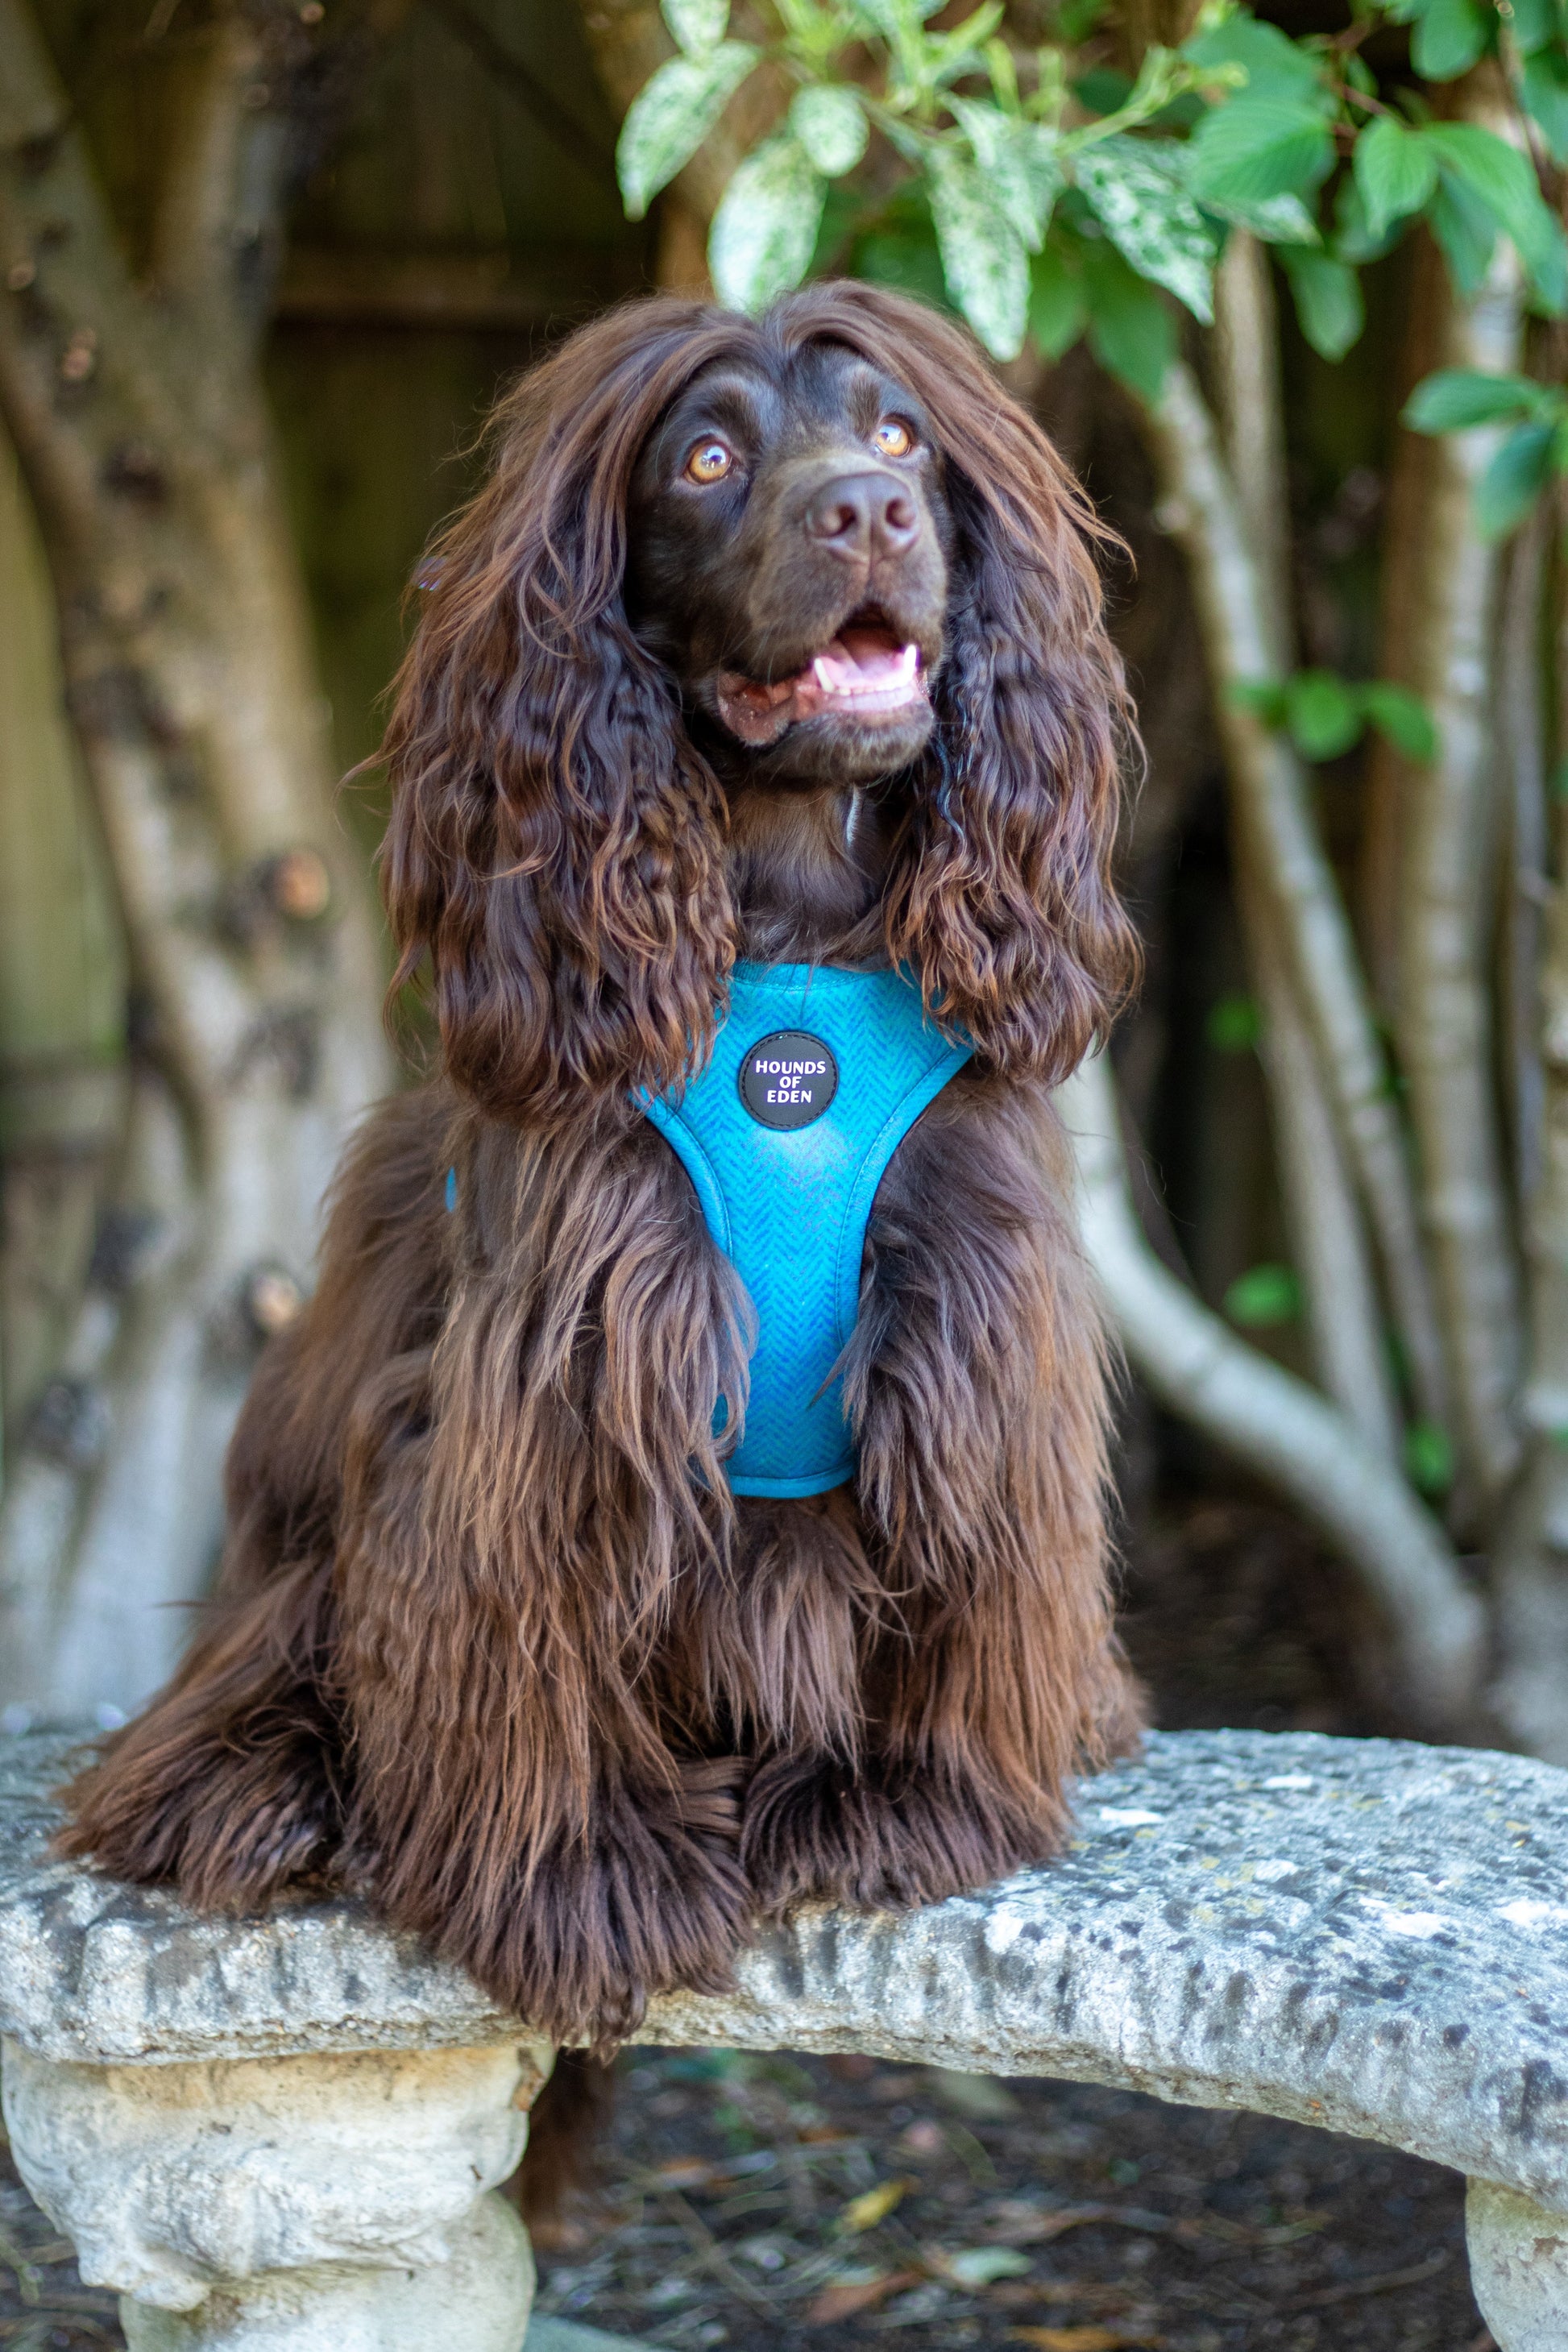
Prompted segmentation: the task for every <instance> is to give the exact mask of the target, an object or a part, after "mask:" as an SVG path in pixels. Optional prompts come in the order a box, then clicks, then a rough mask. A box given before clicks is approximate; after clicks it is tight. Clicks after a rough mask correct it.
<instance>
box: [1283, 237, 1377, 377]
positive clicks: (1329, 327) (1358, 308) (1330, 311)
mask: <svg viewBox="0 0 1568 2352" xmlns="http://www.w3.org/2000/svg"><path fill="white" fill-rule="evenodd" d="M1275 249H1276V251H1277V252H1278V254H1279V259H1280V262H1281V263H1282V265H1283V267H1284V270H1285V275H1286V278H1288V279H1289V286H1290V293H1291V297H1292V299H1293V300H1294V302H1295V305H1296V316H1297V319H1298V320H1300V328H1301V332H1302V333H1303V334H1304V335H1305V336H1306V338H1307V341H1309V342H1310V344H1311V346H1312V349H1313V350H1314V351H1315V352H1320V353H1321V356H1322V357H1323V358H1324V359H1326V360H1342V359H1343V357H1344V355H1345V353H1346V352H1348V351H1349V350H1350V348H1351V346H1352V343H1355V342H1357V341H1360V338H1361V331H1362V329H1363V326H1364V325H1365V323H1366V311H1365V309H1364V307H1363V302H1362V299H1361V280H1360V278H1358V277H1357V276H1356V274H1355V271H1354V270H1353V269H1352V268H1350V267H1349V266H1348V265H1347V264H1346V263H1345V262H1342V261H1336V260H1335V259H1334V257H1333V256H1332V255H1331V254H1328V253H1324V252H1323V251H1322V250H1321V247H1314V246H1306V245H1281V246H1279V247H1276V248H1275Z"/></svg>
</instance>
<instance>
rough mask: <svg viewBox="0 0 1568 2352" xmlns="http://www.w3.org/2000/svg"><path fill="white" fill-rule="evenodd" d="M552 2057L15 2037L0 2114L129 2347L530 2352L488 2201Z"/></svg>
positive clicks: (216, 2351) (519, 2292)
mask: <svg viewBox="0 0 1568 2352" xmlns="http://www.w3.org/2000/svg"><path fill="white" fill-rule="evenodd" d="M547 2065H548V2056H547V2053H542V2052H541V2051H540V2050H539V2049H537V2048H536V2047H531V2046H524V2047H520V2046H519V2045H518V2043H516V2042H510V2043H507V2044H502V2045H498V2046H489V2047H483V2048H479V2049H469V2050H461V2049H459V2050H432V2051H428V2052H426V2051H416V2050H395V2051H373V2052H367V2053H353V2054H347V2055H343V2054H334V2055H324V2056H307V2057H299V2056H296V2057H278V2058H255V2059H248V2058H247V2059H237V2060H216V2061H209V2062H205V2063H199V2064H194V2065H190V2064H186V2065H180V2064H174V2065H157V2064H154V2065H145V2064H143V2065H89V2064H83V2063H71V2062H68V2061H66V2062H62V2061H60V2060H58V2059H47V2058H40V2057H37V2056H36V2055H35V2054H33V2053H31V2052H29V2051H27V2050H26V2049H24V2048H22V2047H21V2046H20V2045H19V2044H18V2043H16V2042H8V2043H7V2044H6V2045H5V2078H4V2079H5V2120H6V2124H7V2126H8V2128H9V2130H10V2135H11V2149H12V2154H13V2156H14V2157H15V2158H16V2168H17V2170H18V2171H19V2172H20V2174H21V2176H22V2178H23V2179H24V2180H25V2181H26V2184H27V2187H28V2189H30V2190H31V2191H32V2194H33V2195H34V2197H36V2198H37V2201H38V2203H39V2204H40V2205H41V2206H42V2207H43V2208H44V2210H45V2211H46V2212H47V2214H48V2215H49V2217H50V2219H51V2220H52V2221H55V2222H56V2223H57V2224H58V2227H59V2228H60V2229H61V2230H62V2231H64V2232H65V2233H66V2235H67V2236H68V2237H69V2238H70V2239H71V2240H72V2241H73V2242H74V2244H75V2245H76V2248H77V2252H78V2259H79V2263H80V2266H81V2274H82V2276H83V2278H84V2279H87V2280H89V2281H91V2282H92V2284H95V2285H102V2286H114V2287H118V2288H119V2289H120V2290H121V2295H122V2296H123V2298H124V2299H123V2301H122V2303H121V2316H122V2322H123V2326H124V2328H125V2336H126V2341H127V2343H128V2344H129V2346H130V2347H131V2352H520V2347H521V2344H522V2340H523V2336H524V2335H525V2334H526V2332H527V2327H528V2317H529V2311H530V2308H531V2304H532V2300H533V2263H532V2258H531V2254H530V2252H529V2246H528V2239H527V2235H526V2233H525V2232H524V2231H523V2228H522V2225H521V2222H520V2221H518V2219H517V2216H516V2215H515V2213H513V2211H512V2210H511V2209H510V2206H509V2205H507V2204H506V2203H505V2202H504V2201H503V2200H501V2199H500V2198H499V2197H497V2196H495V2195H494V2194H493V2193H491V2192H493V2190H494V2189H495V2187H496V2185H497V2184H498V2183H499V2182H500V2181H502V2180H504V2179H506V2178H507V2177H508V2175H509V2174H510V2172H511V2171H512V2170H513V2169H514V2168H515V2167H516V2165H517V2163H518V2161H519V2159H520V2158H521V2155H522V2151H523V2147H524V2146H525V2144H526V2141H527V2137H528V2109H529V2107H530V2106H531V2104H532V2101H533V2098H534V2095H535V2094H536V2093H537V2091H538V2089H539V2087H540V2084H542V2081H543V2079H544V2075H545V2073H546V2071H547Z"/></svg>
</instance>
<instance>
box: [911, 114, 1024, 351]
mask: <svg viewBox="0 0 1568 2352" xmlns="http://www.w3.org/2000/svg"><path fill="white" fill-rule="evenodd" d="M930 192H931V219H932V220H933V221H934V222H935V224H936V241H937V244H938V246H939V247H940V248H941V251H942V276H943V277H944V278H946V280H947V287H948V291H949V293H950V294H951V295H952V299H953V301H954V302H955V303H956V304H957V306H958V308H959V309H960V310H962V311H963V315H964V317H965V318H966V319H967V320H968V321H969V323H970V325H971V326H972V327H973V330H974V331H975V333H976V334H977V335H978V336H979V338H980V340H981V341H982V342H983V343H984V346H985V348H986V350H987V351H988V352H990V353H991V355H992V357H993V358H994V359H999V360H1011V359H1016V358H1017V356H1018V353H1019V352H1020V351H1021V350H1022V349H1023V347H1024V330H1025V327H1026V323H1027V320H1028V315H1029V257H1028V255H1027V253H1026V251H1025V249H1024V240H1023V238H1022V237H1021V236H1019V235H1018V232H1017V230H1016V228H1015V227H1014V226H1013V224H1012V222H1011V221H1010V220H1009V219H1008V218H1007V215H1006V214H1005V212H1003V210H1002V208H1001V206H1000V205H998V203H997V201H996V198H995V196H994V193H993V191H992V189H991V186H990V184H989V182H988V181H987V180H986V177H985V174H984V172H982V171H981V169H980V167H979V165H978V164H977V163H971V162H970V160H969V158H968V157H967V156H964V155H960V154H959V153H958V152H956V151H955V150H954V149H952V148H949V147H938V148H935V149H933V150H932V152H931V163H930Z"/></svg>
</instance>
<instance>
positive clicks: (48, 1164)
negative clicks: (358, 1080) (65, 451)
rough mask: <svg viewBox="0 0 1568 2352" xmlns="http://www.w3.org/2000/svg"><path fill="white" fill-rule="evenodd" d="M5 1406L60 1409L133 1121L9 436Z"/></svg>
mask: <svg viewBox="0 0 1568 2352" xmlns="http://www.w3.org/2000/svg"><path fill="white" fill-rule="evenodd" d="M0 614H4V623H3V625H0V1395H3V1399H4V1404H3V1412H0V1424H3V1427H4V1430H5V1435H6V1439H7V1442H8V1444H10V1445H11V1446H12V1447H13V1448H15V1446H16V1444H17V1442H18V1440H19V1438H20V1435H21V1433H22V1432H23V1430H24V1429H26V1428H27V1427H28V1426H29V1425H31V1424H32V1423H34V1420H35V1416H37V1415H39V1414H40V1413H42V1414H44V1415H46V1416H47V1412H48V1410H49V1407H50V1405H51V1403H52V1405H53V1407H54V1409H55V1411H56V1415H57V1418H58V1413H59V1412H60V1411H62V1410H63V1409H64V1408H65V1407H66V1405H67V1402H68V1400H67V1398H66V1397H65V1395H64V1394H63V1393H61V1394H58V1395H56V1396H55V1397H54V1398H53V1399H52V1400H51V1399H50V1398H48V1396H47V1393H46V1391H47V1384H48V1381H49V1379H50V1376H51V1375H52V1374H54V1373H55V1372H56V1371H57V1370H58V1364H59V1360H60V1356H61V1353H62V1351H63V1349H64V1348H65V1345H66V1342H67V1339H68V1334H69V1331H70V1328H71V1326H72V1323H73V1322H74V1320H75V1316H76V1310H77V1304H78V1301H79V1298H80V1296H81V1289H82V1284H83V1281H84V1278H85V1276H86V1273H87V1268H88V1265H89V1261H90V1259H91V1256H92V1251H93V1244H94V1239H95V1234H96V1231H97V1224H98V1213H99V1207H100V1199H101V1195H102V1191H103V1185H104V1181H105V1176H106V1173H107V1162H108V1159H109V1156H110V1154H111V1153H112V1152H113V1150H114V1149H115V1147H116V1145H117V1142H118V1139H119V1136H120V1132H121V1125H122V1123H123V1118H124V1096H125V1068H124V1045H125V1037H124V1031H125V970H124V963H125V958H124V943H123V941H122V940H121V937H120V935H119V924H118V918H117V914H116V910H115V907H114V901H113V886H112V883H111V882H110V877H109V872H108V866H107V861H106V859H105V857H104V855H103V848H102V844H101V842H100V839H99V836H98V831H97V825H96V823H95V821H94V818H93V816H92V813H91V810H90V807H89V804H88V800H87V789H86V781H85V779H84V777H83V775H82V773H81V761H80V759H79V756H78V753H77V749H76V744H75V742H74V740H72V736H71V731H70V728H69V725H68V722H67V719H66V714H65V689H64V681H63V679H62V678H61V676H60V667H59V653H58V633H57V629H56V623H55V606H54V594H53V591H52V589H51V588H50V585H49V578H48V572H47V566H46V564H45V561H44V553H43V549H42V548H41V546H40V545H39V543H38V536H37V528H36V526H35V524H34V521H33V516H32V512H31V509H29V507H28V505H27V500H26V492H25V491H24V489H23V488H22V484H21V480H20V477H19V475H18V472H17V467H16V456H15V453H14V451H13V450H12V448H11V446H10V442H9V440H8V438H7V437H6V436H5V433H4V431H3V429H0Z"/></svg>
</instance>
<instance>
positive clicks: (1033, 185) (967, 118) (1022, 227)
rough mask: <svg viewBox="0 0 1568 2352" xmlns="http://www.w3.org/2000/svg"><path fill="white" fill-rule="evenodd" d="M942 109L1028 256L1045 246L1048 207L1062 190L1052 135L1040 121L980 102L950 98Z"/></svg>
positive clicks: (1054, 135) (1055, 145)
mask: <svg viewBox="0 0 1568 2352" xmlns="http://www.w3.org/2000/svg"><path fill="white" fill-rule="evenodd" d="M948 105H949V106H950V108H951V109H952V114H953V117H954V119H955V121H957V123H958V125H959V128H960V129H961V130H962V131H963V134H964V136H965V138H966V139H967V140H968V141H969V143H970V146H971V147H972V148H973V152H974V160H975V162H976V163H977V164H978V165H979V167H980V170H981V171H982V172H983V173H984V175H985V178H986V180H987V181H988V182H989V184H990V187H991V194H992V197H993V200H994V203H995V204H996V205H998V206H999V207H1000V209H1001V211H1002V212H1003V213H1005V215H1006V217H1007V218H1008V219H1009V220H1010V221H1011V222H1012V224H1013V226H1014V227H1015V229H1016V231H1017V233H1018V235H1019V236H1020V237H1021V238H1022V240H1023V242H1024V244H1025V246H1026V247H1027V249H1028V251H1029V252H1030V253H1038V251H1039V249H1040V247H1041V246H1042V245H1043V244H1044V242H1045V236H1046V229H1047V226H1048V224H1049V222H1050V217H1051V209H1052V206H1053V205H1055V203H1056V200H1057V197H1058V194H1060V192H1061V187H1062V167H1061V164H1060V163H1058V160H1057V137H1056V133H1055V131H1049V130H1047V127H1046V125H1045V124H1044V123H1043V122H1026V121H1022V120H1021V119H1020V118H1019V117H1018V116H1016V115H1011V114H1004V113H1003V111H1002V110H1001V108H1000V107H997V106H991V105H988V104H986V103H985V102H984V100H979V99H972V98H950V99H949V100H948Z"/></svg>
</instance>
